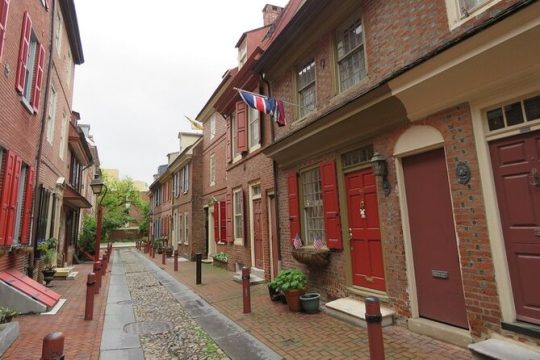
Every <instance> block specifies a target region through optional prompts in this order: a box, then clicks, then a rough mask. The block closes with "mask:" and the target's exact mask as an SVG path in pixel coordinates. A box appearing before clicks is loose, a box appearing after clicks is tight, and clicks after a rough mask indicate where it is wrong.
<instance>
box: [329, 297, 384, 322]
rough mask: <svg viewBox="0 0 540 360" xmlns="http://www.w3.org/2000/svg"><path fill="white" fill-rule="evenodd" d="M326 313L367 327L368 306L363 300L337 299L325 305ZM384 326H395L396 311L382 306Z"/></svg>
mask: <svg viewBox="0 0 540 360" xmlns="http://www.w3.org/2000/svg"><path fill="white" fill-rule="evenodd" d="M324 311H325V312H326V313H327V314H329V315H331V316H333V317H336V318H338V319H341V320H343V321H346V322H348V323H350V324H353V325H357V326H361V327H363V328H365V327H367V322H366V316H365V315H366V305H365V303H364V302H363V301H362V300H357V299H353V298H350V297H346V298H341V299H337V300H334V301H331V302H328V303H326V304H325V305H324ZM381 314H382V326H390V325H393V324H394V314H395V311H394V310H392V309H390V308H387V307H385V306H381Z"/></svg>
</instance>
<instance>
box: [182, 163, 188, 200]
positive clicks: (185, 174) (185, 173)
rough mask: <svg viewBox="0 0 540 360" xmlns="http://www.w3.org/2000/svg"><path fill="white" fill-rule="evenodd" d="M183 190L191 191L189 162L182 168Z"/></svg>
mask: <svg viewBox="0 0 540 360" xmlns="http://www.w3.org/2000/svg"><path fill="white" fill-rule="evenodd" d="M182 190H183V192H184V194H185V193H187V192H188V191H189V164H186V166H184V168H183V169H182Z"/></svg>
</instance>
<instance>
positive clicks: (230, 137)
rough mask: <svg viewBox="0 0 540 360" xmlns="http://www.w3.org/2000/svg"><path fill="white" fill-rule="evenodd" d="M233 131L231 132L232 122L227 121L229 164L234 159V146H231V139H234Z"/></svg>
mask: <svg viewBox="0 0 540 360" xmlns="http://www.w3.org/2000/svg"><path fill="white" fill-rule="evenodd" d="M232 136H233V134H232V132H231V122H230V121H227V155H226V156H227V164H228V163H230V162H231V161H232V148H231V139H232Z"/></svg>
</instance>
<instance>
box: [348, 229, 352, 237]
mask: <svg viewBox="0 0 540 360" xmlns="http://www.w3.org/2000/svg"><path fill="white" fill-rule="evenodd" d="M349 239H352V229H351V228H349Z"/></svg>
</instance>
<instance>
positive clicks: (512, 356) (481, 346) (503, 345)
mask: <svg viewBox="0 0 540 360" xmlns="http://www.w3.org/2000/svg"><path fill="white" fill-rule="evenodd" d="M469 350H470V351H471V353H472V354H473V359H478V360H486V359H494V360H540V352H536V351H532V350H529V349H527V348H525V347H523V346H520V345H518V344H516V343H513V342H509V341H504V340H499V339H488V340H484V341H480V342H477V343H474V344H470V345H469Z"/></svg>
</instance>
